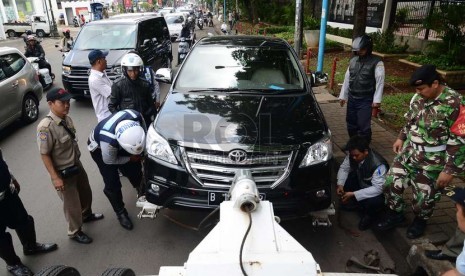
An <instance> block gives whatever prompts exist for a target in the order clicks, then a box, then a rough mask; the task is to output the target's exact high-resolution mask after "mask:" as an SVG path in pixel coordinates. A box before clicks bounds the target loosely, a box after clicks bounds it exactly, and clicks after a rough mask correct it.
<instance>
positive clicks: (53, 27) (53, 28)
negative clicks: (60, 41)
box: [45, 0, 60, 37]
mask: <svg viewBox="0 0 465 276" xmlns="http://www.w3.org/2000/svg"><path fill="white" fill-rule="evenodd" d="M48 3H49V6H50V15H51V16H52V22H49V24H50V35H51V36H53V37H59V36H60V35H59V34H58V28H57V23H56V22H55V16H54V15H53V8H52V0H48ZM45 6H47V4H45Z"/></svg>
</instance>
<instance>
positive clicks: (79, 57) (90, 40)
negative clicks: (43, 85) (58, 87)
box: [62, 16, 172, 99]
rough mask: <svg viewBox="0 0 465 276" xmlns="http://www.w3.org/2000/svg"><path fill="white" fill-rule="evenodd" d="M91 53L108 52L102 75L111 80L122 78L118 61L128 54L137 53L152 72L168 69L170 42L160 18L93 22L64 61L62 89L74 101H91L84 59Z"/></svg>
mask: <svg viewBox="0 0 465 276" xmlns="http://www.w3.org/2000/svg"><path fill="white" fill-rule="evenodd" d="M94 49H100V50H107V51H109V54H108V56H107V57H106V59H107V69H106V70H105V71H106V73H107V75H108V77H109V78H110V79H111V80H115V79H116V78H118V77H120V76H121V74H122V71H121V59H122V58H123V56H124V55H125V54H126V53H128V52H129V51H130V50H136V51H137V52H138V53H139V55H140V57H141V58H142V60H143V61H144V64H145V65H150V66H152V67H153V69H154V70H157V69H158V68H161V67H170V66H171V60H172V50H171V40H170V35H169V31H168V26H167V25H166V22H165V19H164V18H163V17H161V16H158V17H157V16H134V17H132V16H131V17H124V18H110V19H104V20H98V21H92V22H89V23H87V24H86V25H85V26H84V27H83V28H82V29H81V31H80V32H79V34H78V36H77V38H76V39H75V41H74V45H73V48H72V49H71V51H70V52H69V53H68V54H67V55H66V57H65V58H64V59H63V72H62V79H63V86H64V87H65V88H66V89H67V90H68V91H69V92H70V93H71V94H72V95H73V98H76V99H79V98H90V92H89V85H88V79H89V69H90V67H91V66H90V64H89V60H88V57H87V56H88V55H89V52H90V51H91V50H94Z"/></svg>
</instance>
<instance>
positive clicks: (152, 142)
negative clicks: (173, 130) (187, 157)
mask: <svg viewBox="0 0 465 276" xmlns="http://www.w3.org/2000/svg"><path fill="white" fill-rule="evenodd" d="M145 147H146V150H147V154H148V156H149V158H151V159H160V160H163V161H166V162H169V163H171V164H175V165H177V164H178V161H177V160H176V157H174V154H173V151H172V150H171V147H170V145H169V144H168V141H166V140H165V138H163V137H161V136H160V134H158V133H157V132H156V131H155V129H154V128H153V126H150V127H149V130H148V132H147V140H146V145H145Z"/></svg>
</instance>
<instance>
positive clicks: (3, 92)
mask: <svg viewBox="0 0 465 276" xmlns="http://www.w3.org/2000/svg"><path fill="white" fill-rule="evenodd" d="M25 64H26V61H25V60H24V58H23V57H22V56H21V55H19V54H18V53H9V54H3V55H0V71H1V73H0V98H1V99H2V100H1V101H0V124H1V125H3V123H7V122H8V121H10V120H12V119H13V118H12V117H13V116H14V115H15V114H16V113H18V112H19V111H21V101H22V94H21V91H20V90H21V89H20V88H21V87H23V85H21V84H22V83H24V82H26V80H25V76H23V74H25V72H24V70H22V69H23V68H24V66H25Z"/></svg>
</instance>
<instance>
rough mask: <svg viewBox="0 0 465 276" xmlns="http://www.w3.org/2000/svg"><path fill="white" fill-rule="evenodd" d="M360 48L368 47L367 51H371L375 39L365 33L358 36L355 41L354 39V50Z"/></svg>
mask: <svg viewBox="0 0 465 276" xmlns="http://www.w3.org/2000/svg"><path fill="white" fill-rule="evenodd" d="M360 49H367V53H371V51H372V50H373V41H372V39H371V37H369V36H368V35H366V34H364V35H362V36H359V37H356V38H355V39H354V41H352V51H353V52H358V51H360Z"/></svg>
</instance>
